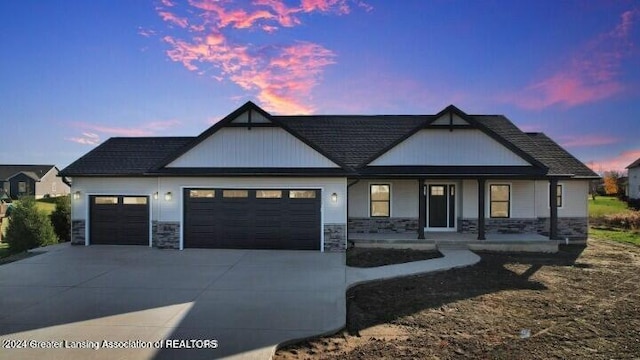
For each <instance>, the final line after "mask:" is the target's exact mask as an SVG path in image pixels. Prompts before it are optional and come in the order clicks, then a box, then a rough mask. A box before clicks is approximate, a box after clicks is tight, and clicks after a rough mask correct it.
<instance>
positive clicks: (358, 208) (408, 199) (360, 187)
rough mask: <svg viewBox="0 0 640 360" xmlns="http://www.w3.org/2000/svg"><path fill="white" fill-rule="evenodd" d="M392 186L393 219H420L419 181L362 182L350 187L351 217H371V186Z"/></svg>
mask: <svg viewBox="0 0 640 360" xmlns="http://www.w3.org/2000/svg"><path fill="white" fill-rule="evenodd" d="M371 184H389V185H391V217H399V218H400V217H412V218H415V217H418V201H419V198H418V181H417V180H360V181H359V182H358V183H356V184H354V185H352V186H351V187H349V217H356V218H365V217H369V186H370V185H371Z"/></svg>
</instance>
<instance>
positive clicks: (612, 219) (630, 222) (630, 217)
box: [595, 211, 640, 231]
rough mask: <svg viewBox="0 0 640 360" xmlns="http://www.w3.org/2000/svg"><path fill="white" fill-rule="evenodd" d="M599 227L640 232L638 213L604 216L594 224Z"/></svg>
mask: <svg viewBox="0 0 640 360" xmlns="http://www.w3.org/2000/svg"><path fill="white" fill-rule="evenodd" d="M595 223H596V224H597V225H600V226H607V227H611V228H617V229H624V230H633V231H640V212H637V211H634V212H629V213H619V214H613V215H606V216H604V217H602V218H599V219H597V221H596V222H595Z"/></svg>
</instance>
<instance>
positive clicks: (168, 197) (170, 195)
mask: <svg viewBox="0 0 640 360" xmlns="http://www.w3.org/2000/svg"><path fill="white" fill-rule="evenodd" d="M172 198H173V194H171V191H168V192H167V193H166V194H164V199H165V200H167V201H171V199H172Z"/></svg>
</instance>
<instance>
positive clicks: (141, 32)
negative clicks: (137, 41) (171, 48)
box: [138, 27, 156, 37]
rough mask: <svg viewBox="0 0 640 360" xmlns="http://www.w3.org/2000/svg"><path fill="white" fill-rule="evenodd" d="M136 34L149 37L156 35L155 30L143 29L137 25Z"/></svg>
mask: <svg viewBox="0 0 640 360" xmlns="http://www.w3.org/2000/svg"><path fill="white" fill-rule="evenodd" d="M138 35H141V36H144V37H151V36H154V35H156V32H155V31H154V30H152V29H145V28H143V27H138Z"/></svg>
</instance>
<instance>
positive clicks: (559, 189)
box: [556, 184, 563, 208]
mask: <svg viewBox="0 0 640 360" xmlns="http://www.w3.org/2000/svg"><path fill="white" fill-rule="evenodd" d="M556 189H557V190H556V204H557V205H558V207H559V208H560V207H562V198H563V196H562V195H563V191H562V190H563V189H562V185H560V184H558V186H557V187H556Z"/></svg>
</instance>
